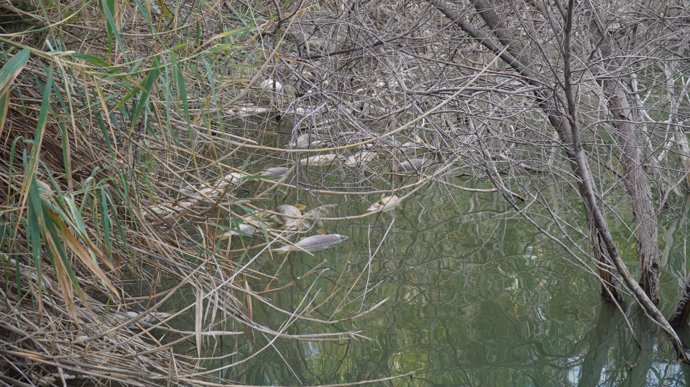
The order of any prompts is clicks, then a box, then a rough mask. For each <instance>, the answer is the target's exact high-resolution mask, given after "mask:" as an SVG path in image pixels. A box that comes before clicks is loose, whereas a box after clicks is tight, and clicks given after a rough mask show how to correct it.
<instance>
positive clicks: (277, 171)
mask: <svg viewBox="0 0 690 387" xmlns="http://www.w3.org/2000/svg"><path fill="white" fill-rule="evenodd" d="M289 170H290V168H288V167H271V168H266V169H264V170H263V171H261V172H260V173H259V175H261V176H266V177H281V176H283V175H285V174H286V173H287V172H288V171H289Z"/></svg>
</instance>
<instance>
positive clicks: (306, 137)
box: [288, 133, 323, 149]
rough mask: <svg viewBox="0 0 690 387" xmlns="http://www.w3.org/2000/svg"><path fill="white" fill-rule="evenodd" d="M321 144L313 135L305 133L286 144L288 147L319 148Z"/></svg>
mask: <svg viewBox="0 0 690 387" xmlns="http://www.w3.org/2000/svg"><path fill="white" fill-rule="evenodd" d="M321 145H323V141H321V140H319V138H318V137H316V136H315V135H313V134H310V133H307V134H301V135H299V136H297V138H295V139H294V140H293V141H292V142H290V143H289V144H288V148H292V149H308V148H319V147H320V146H321Z"/></svg>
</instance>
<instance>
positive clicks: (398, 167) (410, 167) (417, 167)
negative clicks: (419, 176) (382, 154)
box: [391, 158, 435, 173]
mask: <svg viewBox="0 0 690 387" xmlns="http://www.w3.org/2000/svg"><path fill="white" fill-rule="evenodd" d="M433 164H435V161H434V160H430V159H425V158H414V159H405V160H404V161H401V162H398V161H397V160H392V161H391V168H392V169H393V172H397V173H412V172H419V171H421V170H423V169H425V168H428V167H430V166H432V165H433Z"/></svg>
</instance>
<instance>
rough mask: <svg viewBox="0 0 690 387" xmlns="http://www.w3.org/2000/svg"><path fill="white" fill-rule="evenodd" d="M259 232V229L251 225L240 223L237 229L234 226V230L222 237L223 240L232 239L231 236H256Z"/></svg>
mask: <svg viewBox="0 0 690 387" xmlns="http://www.w3.org/2000/svg"><path fill="white" fill-rule="evenodd" d="M257 231H259V229H258V228H256V227H254V226H252V225H251V224H246V223H239V224H238V225H237V227H234V226H233V230H230V231H227V232H225V233H223V234H222V235H221V237H223V238H230V237H231V236H235V235H246V236H252V235H254V234H256V232H257Z"/></svg>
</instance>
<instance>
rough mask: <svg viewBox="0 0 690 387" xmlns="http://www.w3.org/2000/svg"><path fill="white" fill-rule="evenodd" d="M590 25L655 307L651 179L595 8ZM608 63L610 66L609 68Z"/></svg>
mask: <svg viewBox="0 0 690 387" xmlns="http://www.w3.org/2000/svg"><path fill="white" fill-rule="evenodd" d="M592 15H593V18H592V22H591V29H592V32H593V33H592V40H593V42H592V43H593V44H594V45H597V46H598V47H599V53H600V55H601V59H602V63H603V65H602V66H600V74H598V78H599V79H600V84H601V86H602V89H603V94H604V97H605V98H606V102H607V105H608V108H609V112H610V115H611V125H612V126H613V129H614V131H613V132H614V135H615V137H616V138H617V140H618V144H619V145H620V148H621V153H620V163H621V166H622V167H623V176H622V179H623V184H624V185H625V189H626V191H627V194H628V196H629V197H630V200H631V202H632V203H631V205H632V213H633V218H634V227H633V232H634V235H635V240H636V241H637V256H638V258H639V262H640V286H642V289H643V290H644V292H645V293H646V294H647V296H648V297H649V298H650V299H651V300H652V302H654V303H655V304H658V303H659V297H658V288H659V248H658V236H657V234H658V223H657V217H656V212H655V210H654V203H653V198H652V187H651V186H650V184H649V178H648V177H647V174H646V173H645V171H644V169H642V156H641V154H642V152H641V151H640V148H641V146H640V143H639V141H638V136H637V133H638V132H637V131H636V130H635V129H636V128H635V125H634V124H633V122H632V117H631V115H632V113H631V111H630V105H629V104H628V101H627V98H626V96H625V93H624V90H623V86H622V85H621V84H620V81H619V80H617V79H616V78H615V77H614V76H613V72H615V71H617V70H619V68H620V65H619V64H618V63H616V62H617V60H616V58H615V57H616V56H615V55H614V53H613V48H612V47H613V46H612V42H611V36H610V34H609V33H608V31H606V29H605V26H603V25H602V22H601V21H600V20H599V15H600V12H598V9H597V8H596V6H595V7H594V8H593V12H592ZM607 64H608V66H607Z"/></svg>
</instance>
